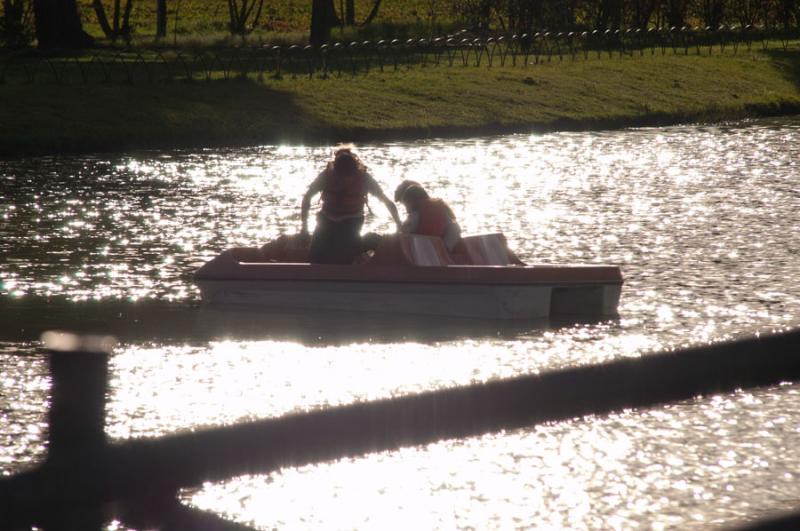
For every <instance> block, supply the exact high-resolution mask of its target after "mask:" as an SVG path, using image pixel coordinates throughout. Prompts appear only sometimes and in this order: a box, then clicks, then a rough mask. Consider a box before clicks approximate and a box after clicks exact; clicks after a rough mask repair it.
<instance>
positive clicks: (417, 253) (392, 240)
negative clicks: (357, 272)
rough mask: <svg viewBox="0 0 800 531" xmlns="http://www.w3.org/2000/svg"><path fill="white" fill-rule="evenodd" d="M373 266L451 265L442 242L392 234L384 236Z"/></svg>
mask: <svg viewBox="0 0 800 531" xmlns="http://www.w3.org/2000/svg"><path fill="white" fill-rule="evenodd" d="M368 263H370V264H373V265H417V266H429V267H430V266H446V265H450V264H452V263H453V261H452V260H451V259H450V255H449V254H448V252H447V248H446V247H445V245H444V241H442V239H441V238H437V237H435V236H422V235H419V234H392V235H390V236H385V237H384V238H383V239H382V240H381V243H380V245H379V246H378V248H377V249H376V250H375V255H374V256H373V257H372V259H371V260H370V261H369V262H368Z"/></svg>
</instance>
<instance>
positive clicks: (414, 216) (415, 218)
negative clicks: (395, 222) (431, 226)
mask: <svg viewBox="0 0 800 531" xmlns="http://www.w3.org/2000/svg"><path fill="white" fill-rule="evenodd" d="M417 227H419V212H411V213H410V214H409V215H408V217H406V220H405V221H404V222H403V224H402V225H401V226H400V232H402V233H403V234H414V233H415V232H417Z"/></svg>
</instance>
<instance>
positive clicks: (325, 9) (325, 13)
mask: <svg viewBox="0 0 800 531" xmlns="http://www.w3.org/2000/svg"><path fill="white" fill-rule="evenodd" d="M338 25H339V17H337V16H336V8H335V7H334V5H333V0H311V34H310V36H309V39H308V40H309V43H310V44H311V45H312V46H322V45H323V44H325V43H326V42H328V41H329V40H330V38H331V28H333V27H335V26H338Z"/></svg>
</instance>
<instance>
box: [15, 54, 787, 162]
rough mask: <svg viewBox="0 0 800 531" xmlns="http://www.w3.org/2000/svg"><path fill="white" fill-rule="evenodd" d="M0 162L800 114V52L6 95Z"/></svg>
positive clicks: (21, 88) (24, 90) (34, 88)
mask: <svg viewBox="0 0 800 531" xmlns="http://www.w3.org/2000/svg"><path fill="white" fill-rule="evenodd" d="M0 100H2V101H3V102H5V103H7V104H6V105H3V106H0V154H2V155H4V156H15V155H22V154H31V153H54V152H64V151H71V152H74V151H94V150H127V149H136V148H151V147H182V146H214V145H243V144H256V143H273V142H312V143H329V142H338V141H363V140H369V139H391V138H404V137H424V136H430V135H464V134H480V133H493V132H512V131H517V132H524V131H533V130H547V129H559V128H603V127H616V126H623V125H643V124H651V125H655V124H665V123H676V122H681V121H694V120H718V119H726V118H739V117H744V116H757V115H765V114H779V113H787V112H800V47H798V46H797V45H796V44H795V45H794V47H793V49H791V50H790V51H789V52H777V51H775V52H753V53H751V54H740V55H739V56H731V55H729V56H711V57H709V56H671V55H667V56H660V55H655V56H649V55H645V56H644V57H633V58H631V57H626V58H622V59H620V58H613V59H608V58H604V59H596V58H594V59H590V60H588V61H582V60H579V61H576V62H572V61H569V60H566V61H564V62H563V63H559V62H553V63H549V64H542V65H531V66H528V67H527V68H523V67H519V66H518V67H513V68H492V69H486V68H475V67H467V68H465V67H445V66H439V67H430V66H429V67H426V68H419V67H417V68H413V69H410V70H407V71H398V72H394V71H387V72H385V73H380V72H378V71H373V72H371V73H369V74H367V75H358V76H355V77H354V76H351V75H343V76H341V77H337V76H333V77H331V78H328V79H319V78H313V79H308V78H306V77H298V78H296V79H295V78H292V77H291V76H287V77H285V78H283V79H267V80H265V81H256V80H244V81H242V80H237V81H222V80H218V81H209V82H207V81H194V82H191V83H185V82H174V83H170V84H140V85H125V84H89V85H77V84H73V85H65V86H58V85H49V84H24V83H7V84H5V85H0Z"/></svg>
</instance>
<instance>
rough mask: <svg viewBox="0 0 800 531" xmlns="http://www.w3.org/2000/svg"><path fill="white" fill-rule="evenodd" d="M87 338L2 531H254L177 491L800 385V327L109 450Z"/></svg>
mask: <svg viewBox="0 0 800 531" xmlns="http://www.w3.org/2000/svg"><path fill="white" fill-rule="evenodd" d="M66 337H68V336H66ZM81 341H82V340H76V342H75V343H74V344H73V345H72V346H71V347H70V348H67V349H62V350H59V351H56V350H51V351H49V359H50V370H51V374H52V379H53V390H52V397H53V398H52V404H51V410H50V425H51V430H50V437H49V455H48V459H47V461H46V462H45V463H44V464H43V465H42V466H40V467H38V468H36V469H35V470H31V471H28V472H24V473H21V474H18V475H16V476H13V477H10V478H7V479H3V480H0V529H17V528H19V527H20V526H29V525H31V524H36V525H38V526H40V527H43V528H44V529H46V530H49V529H78V528H80V529H87V530H90V529H99V528H100V526H101V525H102V523H103V522H104V521H106V520H105V519H106V518H108V517H109V514H108V510H109V507H112V510H113V511H115V513H114V514H116V515H117V516H119V515H120V514H121V515H124V514H126V510H125V509H124V508H122V509H121V508H120V507H127V508H128V509H127V512H128V513H129V514H136V513H137V512H141V510H143V508H144V507H149V508H150V510H151V511H153V512H154V513H155V514H154V515H153V516H152V517H153V518H155V519H156V520H159V519H161V521H164V520H165V519H167V518H173V519H174V518H178V519H179V520H180V521H181V522H183V525H191V524H186V522H191V521H194V522H197V521H200V520H202V521H203V522H204V523H203V524H202V526H203V527H205V528H208V529H211V528H218V529H242V527H241V526H237V525H236V524H228V523H225V522H224V521H223V520H221V519H218V518H216V517H213V516H207V517H203V516H202V515H198V514H197V513H198V512H197V511H192V510H191V509H188V508H185V507H180V506H179V505H178V504H177V502H175V492H176V491H177V489H179V488H182V487H192V486H198V485H200V484H202V483H203V482H205V481H218V480H224V479H227V478H231V477H234V476H237V475H240V474H246V473H248V474H252V473H267V472H270V471H273V470H277V469H279V468H281V467H288V466H299V465H304V464H308V463H314V462H320V461H325V460H329V459H336V458H340V457H345V456H357V455H361V454H364V453H366V452H372V451H384V450H391V449H396V448H399V447H402V446H409V445H418V444H425V443H429V442H432V441H437V440H441V439H448V438H460V437H468V436H474V435H480V434H483V433H488V432H495V431H499V430H503V429H514V428H520V427H525V426H530V425H532V424H536V423H540V422H548V421H558V420H562V419H569V418H574V417H579V416H582V415H588V414H605V413H609V412H612V411H618V410H621V409H624V408H632V407H648V406H652V405H656V404H662V403H665V402H671V401H675V400H683V399H691V398H693V397H696V396H698V395H701V394H709V393H721V392H730V391H732V390H735V389H738V388H748V387H756V386H764V385H773V384H777V383H780V382H784V381H795V380H798V379H800V330H795V331H791V332H784V333H778V334H773V335H763V336H760V337H753V338H747V339H742V340H738V341H734V342H727V343H719V344H715V345H710V346H703V347H696V348H689V349H683V350H678V351H673V352H666V353H662V354H655V355H647V356H643V357H641V358H634V359H622V360H618V361H613V362H610V363H605V364H602V365H591V366H585V367H577V368H572V369H567V370H561V371H554V372H548V373H544V374H541V375H528V376H521V377H517V378H512V379H506V380H498V381H491V382H487V383H483V384H475V385H469V386H465V387H457V388H452V389H443V390H439V391H431V392H426V393H421V394H416V395H410V396H404V397H399V398H393V399H386V400H377V401H373V402H367V403H359V404H353V405H348V406H341V407H333V408H328V409H324V410H320V411H314V412H310V413H304V414H293V415H287V416H284V417H280V418H275V419H267V420H261V421H256V422H249V423H244V424H239V425H236V426H231V427H223V428H213V429H206V430H201V431H196V432H190V433H179V434H175V435H169V436H165V437H160V438H157V439H146V440H131V441H126V442H120V443H113V444H109V443H108V441H107V440H106V437H105V433H104V418H105V415H104V407H105V393H106V389H107V363H108V348H107V347H103V346H100V347H97V342H95V343H96V344H95V345H89V346H87V344H86V343H85V342H84V343H83V344H81ZM112 502H113V503H116V505H114V506H111V505H109V504H112ZM136 508H138V509H139V511H137V509H136ZM178 513H180V514H178ZM176 515H177V516H176ZM123 518H124V516H123ZM193 518H194V520H192V519H193ZM203 518H206V519H205V520H203ZM197 519H200V520H197ZM173 522H174V520H173ZM196 525H200V524H196ZM215 526H216V527H215Z"/></svg>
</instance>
